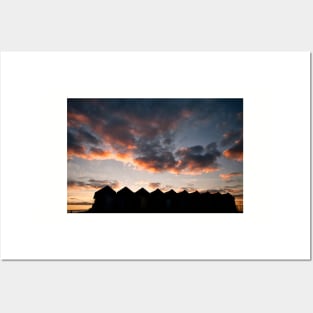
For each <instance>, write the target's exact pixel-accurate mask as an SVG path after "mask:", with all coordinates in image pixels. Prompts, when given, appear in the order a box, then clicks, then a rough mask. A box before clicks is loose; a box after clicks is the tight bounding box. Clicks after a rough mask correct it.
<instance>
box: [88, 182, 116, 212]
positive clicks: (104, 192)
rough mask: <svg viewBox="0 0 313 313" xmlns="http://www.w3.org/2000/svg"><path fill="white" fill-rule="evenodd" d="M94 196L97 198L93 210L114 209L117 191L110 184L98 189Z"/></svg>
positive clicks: (104, 210) (105, 210)
mask: <svg viewBox="0 0 313 313" xmlns="http://www.w3.org/2000/svg"><path fill="white" fill-rule="evenodd" d="M93 198H94V199H95V202H94V204H93V206H92V209H91V211H96V212H107V211H112V210H114V208H115V200H116V192H115V191H114V190H113V189H112V188H111V187H110V186H105V187H103V188H102V189H100V190H98V191H96V192H95V194H94V197H93Z"/></svg>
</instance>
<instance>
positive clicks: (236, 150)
mask: <svg viewBox="0 0 313 313" xmlns="http://www.w3.org/2000/svg"><path fill="white" fill-rule="evenodd" d="M223 155H224V156H225V157H226V158H228V159H232V160H236V161H242V160H243V139H242V138H241V139H240V140H238V141H236V142H235V144H234V145H233V146H231V147H230V148H229V149H227V150H225V151H224V152H223Z"/></svg>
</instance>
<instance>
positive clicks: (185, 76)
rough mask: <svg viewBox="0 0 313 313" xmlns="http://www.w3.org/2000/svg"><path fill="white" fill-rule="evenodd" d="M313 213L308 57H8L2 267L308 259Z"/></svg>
mask: <svg viewBox="0 0 313 313" xmlns="http://www.w3.org/2000/svg"><path fill="white" fill-rule="evenodd" d="M92 213H93V214H92ZM95 213H96V214H95ZM310 213H311V212H310V53H309V52H3V53H1V258H2V259H71V260H93V259H96V260H309V259H310V257H311V251H310V227H311V225H310Z"/></svg>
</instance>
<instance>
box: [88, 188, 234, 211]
mask: <svg viewBox="0 0 313 313" xmlns="http://www.w3.org/2000/svg"><path fill="white" fill-rule="evenodd" d="M94 199H95V201H94V204H93V206H92V208H91V209H90V210H88V211H85V213H240V212H239V211H238V210H237V207H236V204H235V198H234V197H233V196H232V195H231V194H229V193H227V194H220V193H214V194H211V193H209V192H206V193H199V192H197V191H196V192H193V193H188V192H186V191H183V192H180V193H176V192H175V191H173V190H170V191H168V192H165V193H163V192H162V191H160V190H159V189H156V190H155V191H153V192H151V193H149V192H148V191H146V190H145V189H143V188H141V189H140V190H138V191H137V192H135V193H133V192H132V191H131V190H130V189H128V188H127V187H125V188H123V189H121V190H120V191H118V192H117V193H116V192H115V191H114V190H112V189H111V188H110V187H109V186H106V187H104V188H103V189H101V190H99V191H97V192H96V193H95V195H94Z"/></svg>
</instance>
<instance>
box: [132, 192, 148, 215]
mask: <svg viewBox="0 0 313 313" xmlns="http://www.w3.org/2000/svg"><path fill="white" fill-rule="evenodd" d="M149 195H150V194H149V192H148V191H147V190H146V189H144V188H140V189H139V190H138V191H136V193H135V202H136V208H137V209H138V210H139V211H145V210H147V209H148V203H149Z"/></svg>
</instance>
